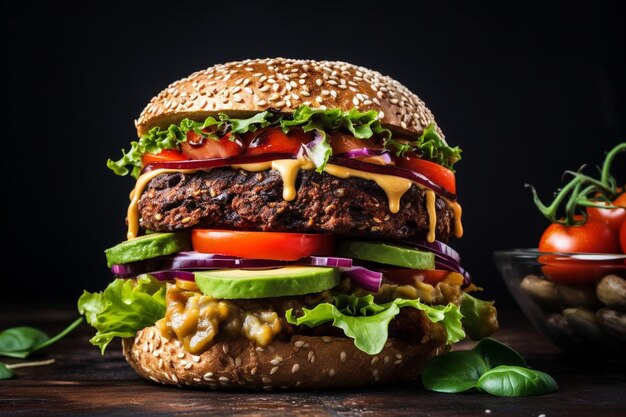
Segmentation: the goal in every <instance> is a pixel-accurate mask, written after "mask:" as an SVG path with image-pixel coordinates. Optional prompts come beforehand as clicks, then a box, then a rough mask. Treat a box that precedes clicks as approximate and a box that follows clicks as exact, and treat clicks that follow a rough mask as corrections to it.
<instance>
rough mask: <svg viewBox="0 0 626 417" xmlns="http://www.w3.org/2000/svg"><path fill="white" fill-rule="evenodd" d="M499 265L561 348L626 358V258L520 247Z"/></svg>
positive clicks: (499, 255) (499, 258) (498, 256)
mask: <svg viewBox="0 0 626 417" xmlns="http://www.w3.org/2000/svg"><path fill="white" fill-rule="evenodd" d="M541 261H543V262H548V263H542V262H541ZM495 262H496V266H497V267H498V270H499V271H500V274H501V275H502V277H503V278H504V282H505V284H506V285H507V287H508V289H509V290H510V291H511V294H512V295H513V297H514V298H515V300H516V301H517V303H518V304H519V306H520V307H521V309H522V310H523V311H524V313H525V314H526V316H527V317H528V318H529V320H530V321H531V322H532V324H533V325H534V326H535V327H536V328H537V329H539V330H540V331H541V332H542V333H544V334H545V335H546V336H547V337H548V338H549V339H550V340H552V342H554V343H555V344H556V345H557V346H559V347H560V348H561V349H562V350H564V351H568V352H575V351H581V350H582V351H594V352H596V353H597V352H603V354H604V355H608V356H611V357H615V358H620V357H621V358H623V357H625V356H626V255H624V254H590V253H569V254H566V253H546V252H539V251H537V250H536V249H518V250H510V251H499V252H496V253H495ZM551 273H552V274H551ZM568 273H571V275H568Z"/></svg>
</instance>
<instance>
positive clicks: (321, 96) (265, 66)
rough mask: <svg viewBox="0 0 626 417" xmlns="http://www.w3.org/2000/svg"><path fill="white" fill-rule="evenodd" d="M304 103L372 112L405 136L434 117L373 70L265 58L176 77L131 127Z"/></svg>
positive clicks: (281, 108)
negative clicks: (374, 111)
mask: <svg viewBox="0 0 626 417" xmlns="http://www.w3.org/2000/svg"><path fill="white" fill-rule="evenodd" d="M303 104H306V105H308V106H310V107H312V108H321V109H326V108H337V107H339V108H341V109H343V110H344V111H347V110H350V109H351V108H356V109H358V110H360V111H366V110H376V111H377V112H378V113H379V117H380V120H381V123H382V124H383V126H385V127H387V128H389V129H391V130H393V131H395V132H398V133H401V134H405V135H409V136H415V135H419V134H421V133H422V132H423V130H424V129H425V128H426V127H427V126H428V125H429V124H430V123H433V122H434V121H435V118H434V116H433V114H432V113H431V111H430V110H429V109H428V108H427V107H426V105H425V104H424V102H423V101H422V100H420V98H419V97H417V96H416V95H415V94H413V93H412V92H411V91H409V89H408V88H406V87H405V86H404V85H402V84H400V83H399V82H398V81H396V80H394V79H392V78H390V77H387V76H384V75H382V74H381V73H379V72H377V71H372V70H370V69H367V68H364V67H359V66H356V65H352V64H348V63H345V62H339V61H312V60H295V59H285V58H273V59H269V58H268V59H250V60H245V61H236V62H229V63H226V64H219V65H214V66H212V67H209V68H207V69H205V70H202V71H198V72H195V73H193V74H191V75H190V76H188V77H185V78H183V79H181V80H178V81H175V82H174V83H172V84H170V85H169V86H168V87H167V88H166V89H165V90H163V91H161V92H160V93H159V94H158V95H157V96H155V97H153V98H152V100H150V103H148V105H147V106H146V107H145V109H144V110H143V111H142V112H141V115H140V116H139V119H137V120H136V121H135V126H136V127H137V133H138V134H139V136H141V135H143V134H145V133H147V132H148V131H149V130H150V129H151V128H153V127H155V126H159V127H161V128H167V127H168V126H169V125H170V124H172V123H177V122H179V121H180V120H182V119H183V118H190V119H194V120H203V119H204V118H206V117H207V116H214V115H216V114H217V113H228V114H229V115H231V116H245V115H248V114H251V113H257V112H260V111H264V110H267V109H269V108H271V109H275V110H278V111H280V112H281V113H291V112H293V111H294V110H295V109H297V108H298V107H299V106H301V105H303Z"/></svg>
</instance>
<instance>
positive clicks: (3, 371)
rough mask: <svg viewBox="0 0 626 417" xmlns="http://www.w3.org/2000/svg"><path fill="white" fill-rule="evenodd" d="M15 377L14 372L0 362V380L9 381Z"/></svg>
mask: <svg viewBox="0 0 626 417" xmlns="http://www.w3.org/2000/svg"><path fill="white" fill-rule="evenodd" d="M14 376H15V372H13V370H12V369H11V368H8V367H7V366H6V365H5V364H3V363H2V362H0V379H11V378H13V377H14Z"/></svg>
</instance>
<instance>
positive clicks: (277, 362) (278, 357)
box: [270, 356, 283, 365]
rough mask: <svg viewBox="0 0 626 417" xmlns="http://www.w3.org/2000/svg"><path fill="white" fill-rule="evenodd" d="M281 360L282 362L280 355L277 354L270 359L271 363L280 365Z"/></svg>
mask: <svg viewBox="0 0 626 417" xmlns="http://www.w3.org/2000/svg"><path fill="white" fill-rule="evenodd" d="M282 362H283V358H281V357H280V356H277V357H275V358H274V359H272V360H271V361H270V363H271V364H272V365H280V364H281V363H282Z"/></svg>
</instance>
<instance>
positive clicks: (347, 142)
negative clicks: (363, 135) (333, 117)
mask: <svg viewBox="0 0 626 417" xmlns="http://www.w3.org/2000/svg"><path fill="white" fill-rule="evenodd" d="M330 146H331V147H332V148H333V155H341V154H343V153H346V152H349V151H352V150H354V149H361V148H368V149H372V150H382V149H383V147H382V146H381V145H380V144H378V143H376V141H375V140H373V139H357V138H355V137H354V136H351V135H348V134H344V133H341V132H336V133H333V134H332V135H330Z"/></svg>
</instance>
